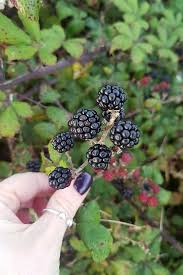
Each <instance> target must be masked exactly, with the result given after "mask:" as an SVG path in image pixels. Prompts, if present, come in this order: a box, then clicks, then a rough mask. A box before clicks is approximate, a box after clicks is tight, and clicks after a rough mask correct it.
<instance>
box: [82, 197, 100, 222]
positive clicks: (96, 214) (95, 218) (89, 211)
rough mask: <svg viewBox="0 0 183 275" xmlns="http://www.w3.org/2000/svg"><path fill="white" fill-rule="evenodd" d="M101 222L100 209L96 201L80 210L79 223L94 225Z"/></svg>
mask: <svg viewBox="0 0 183 275" xmlns="http://www.w3.org/2000/svg"><path fill="white" fill-rule="evenodd" d="M99 222H100V208H99V205H98V204H97V202H96V201H91V202H89V203H87V204H86V205H85V206H84V207H82V208H81V209H80V210H79V213H78V215H77V223H86V224H87V223H93V224H99Z"/></svg>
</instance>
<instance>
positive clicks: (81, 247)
mask: <svg viewBox="0 0 183 275" xmlns="http://www.w3.org/2000/svg"><path fill="white" fill-rule="evenodd" d="M70 245H71V246H72V247H73V248H74V249H75V250H76V251H78V252H80V253H82V252H86V251H88V249H87V247H86V246H85V244H84V242H83V241H81V240H78V239H77V238H76V237H73V238H72V239H70Z"/></svg>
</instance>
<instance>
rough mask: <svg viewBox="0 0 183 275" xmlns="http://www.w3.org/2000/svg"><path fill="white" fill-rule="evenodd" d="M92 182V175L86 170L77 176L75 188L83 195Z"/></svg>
mask: <svg viewBox="0 0 183 275" xmlns="http://www.w3.org/2000/svg"><path fill="white" fill-rule="evenodd" d="M92 182H93V178H92V176H90V174H88V173H86V172H84V173H82V174H80V175H79V176H78V177H77V178H76V180H75V183H74V188H75V189H76V191H77V192H78V193H79V194H80V195H83V194H84V193H86V191H88V189H89V188H90V186H91V185H92Z"/></svg>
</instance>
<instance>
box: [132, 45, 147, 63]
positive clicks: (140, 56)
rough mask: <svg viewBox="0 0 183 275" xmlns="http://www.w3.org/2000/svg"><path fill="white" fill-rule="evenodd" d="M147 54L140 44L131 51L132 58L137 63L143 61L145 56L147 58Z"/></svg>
mask: <svg viewBox="0 0 183 275" xmlns="http://www.w3.org/2000/svg"><path fill="white" fill-rule="evenodd" d="M145 56H146V54H145V52H144V51H143V50H142V49H141V48H140V46H135V47H133V48H132V51H131V58H132V61H133V62H134V63H136V64H139V63H141V62H142V61H143V60H144V58H145Z"/></svg>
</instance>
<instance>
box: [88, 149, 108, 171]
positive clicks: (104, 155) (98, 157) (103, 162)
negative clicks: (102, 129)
mask: <svg viewBox="0 0 183 275" xmlns="http://www.w3.org/2000/svg"><path fill="white" fill-rule="evenodd" d="M111 155H112V153H111V150H110V149H109V148H108V147H107V146H106V145H104V144H95V145H93V146H92V147H90V148H89V149H88V152H87V154H86V157H87V159H88V163H89V164H90V165H91V166H92V167H93V168H94V169H103V170H105V169H107V167H108V164H109V161H110V158H111Z"/></svg>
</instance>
